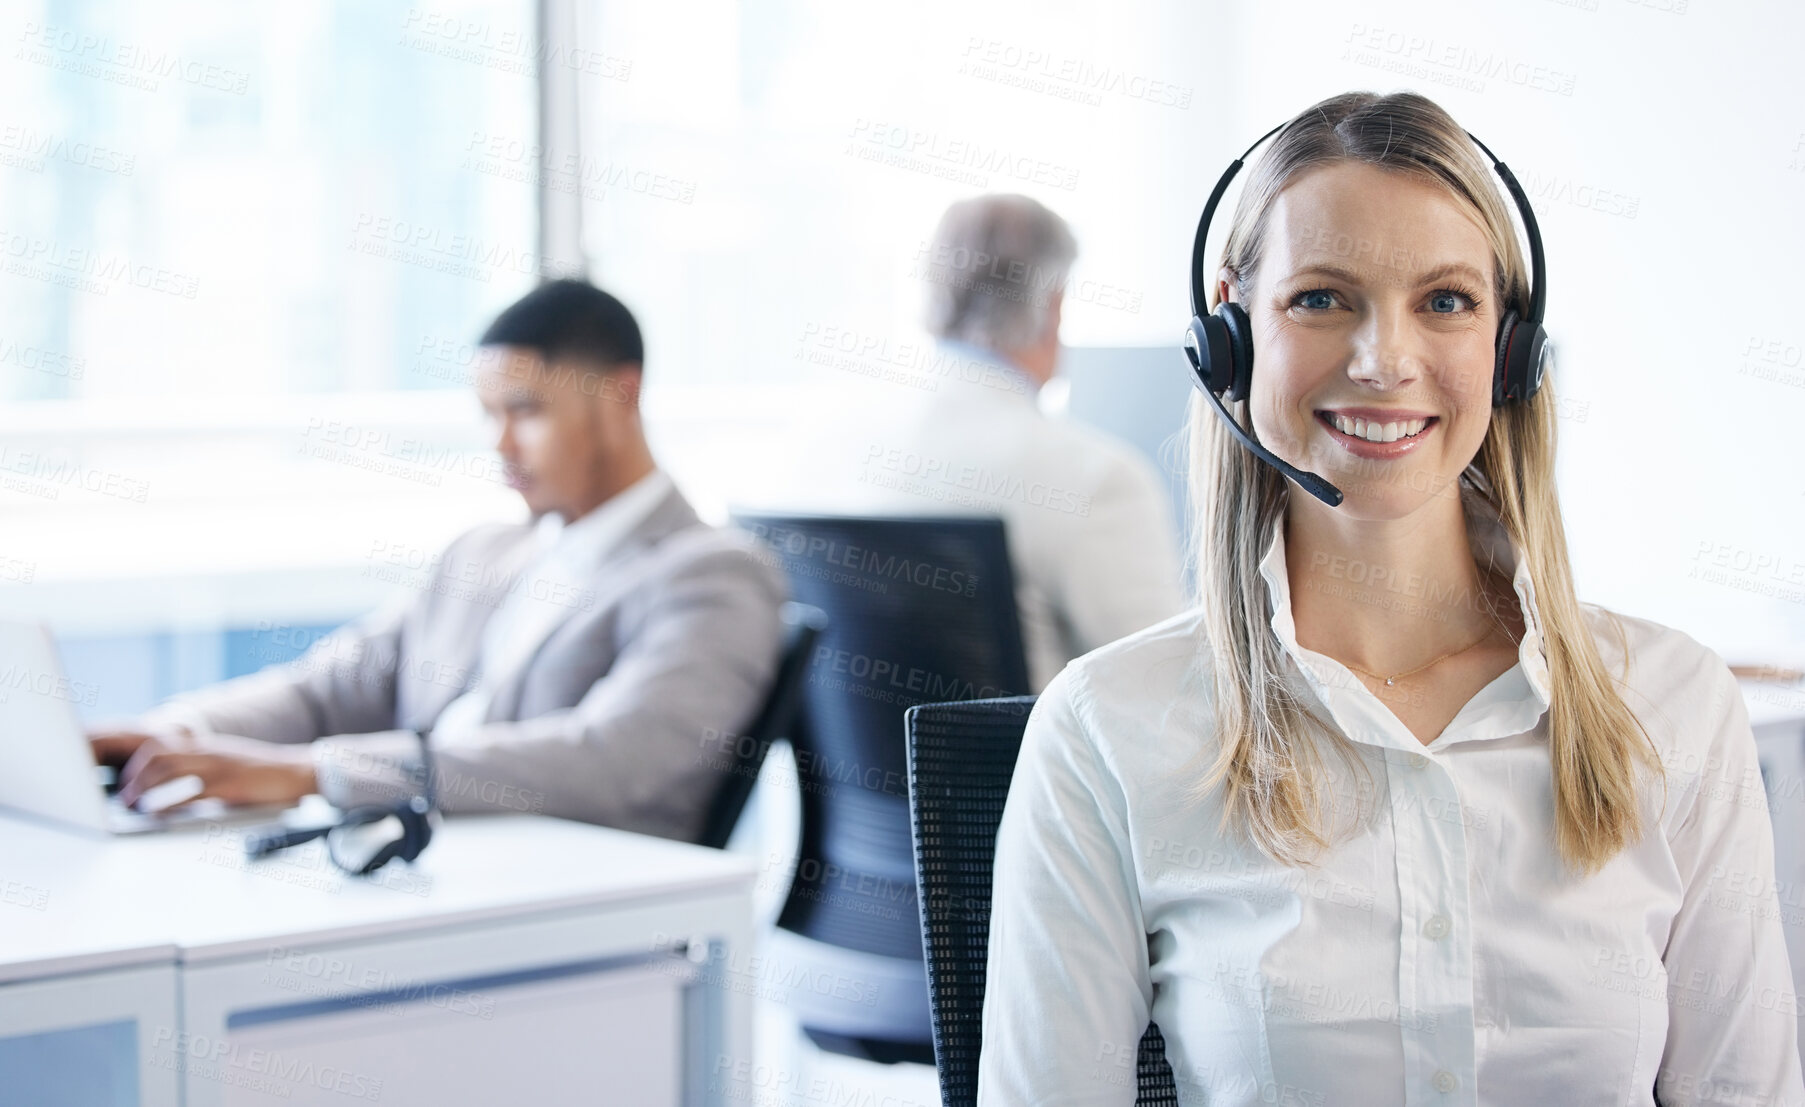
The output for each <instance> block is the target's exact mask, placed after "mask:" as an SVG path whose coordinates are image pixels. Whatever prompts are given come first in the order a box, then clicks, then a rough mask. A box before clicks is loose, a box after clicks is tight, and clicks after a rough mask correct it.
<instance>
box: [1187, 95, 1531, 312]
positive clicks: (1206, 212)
mask: <svg viewBox="0 0 1805 1107" xmlns="http://www.w3.org/2000/svg"><path fill="white" fill-rule="evenodd" d="M1290 125H1291V123H1290V122H1285V123H1280V124H1279V125H1278V126H1276V127H1274V128H1273V129H1272V130H1270V131H1267V132H1266V133H1265V134H1263V135H1261V136H1260V137H1259V138H1257V139H1255V140H1254V143H1253V145H1252V146H1249V147H1248V148H1247V152H1246V153H1244V154H1242V155H1241V156H1240V157H1238V158H1236V159H1235V160H1234V161H1232V162H1230V163H1229V166H1228V171H1227V172H1226V173H1224V174H1222V179H1221V180H1219V181H1217V182H1216V187H1215V189H1214V190H1213V191H1212V192H1211V193H1210V200H1209V203H1207V204H1205V205H1203V217H1202V218H1201V219H1199V220H1198V221H1197V238H1196V240H1195V241H1194V242H1193V243H1192V245H1191V314H1192V315H1193V316H1198V317H1202V315H1203V314H1204V310H1203V305H1204V304H1206V303H1208V302H1209V297H1208V296H1206V295H1205V294H1204V282H1203V263H1204V239H1205V238H1207V237H1208V236H1209V233H1210V221H1211V220H1213V219H1214V218H1215V216H1216V205H1217V204H1218V203H1219V202H1221V200H1222V194H1223V193H1224V192H1227V191H1228V185H1229V182H1230V181H1232V180H1234V179H1235V174H1236V173H1239V172H1240V171H1241V166H1242V164H1244V162H1245V160H1246V159H1247V158H1248V157H1249V156H1250V155H1252V154H1253V152H1254V150H1255V149H1256V148H1257V147H1258V146H1259V145H1260V143H1262V142H1265V141H1266V140H1267V139H1269V138H1271V137H1272V136H1273V135H1275V134H1278V133H1279V132H1280V131H1282V130H1284V129H1285V128H1286V127H1288V126H1290ZM1465 133H1466V136H1467V137H1468V138H1470V139H1472V140H1473V142H1474V143H1475V144H1476V145H1478V147H1479V148H1480V149H1481V150H1484V151H1485V156H1486V159H1487V160H1489V161H1490V162H1491V163H1492V168H1493V169H1494V170H1496V171H1497V173H1498V176H1500V177H1502V178H1503V179H1504V187H1505V188H1506V189H1508V190H1509V191H1510V195H1511V199H1512V200H1513V201H1515V202H1516V205H1517V212H1518V213H1519V214H1520V215H1522V217H1523V228H1524V230H1526V231H1527V232H1528V233H1529V272H1530V284H1529V310H1528V312H1527V313H1526V314H1525V315H1524V316H1523V320H1524V322H1526V323H1528V324H1531V325H1533V326H1539V325H1540V324H1541V322H1542V308H1543V295H1544V292H1545V288H1544V284H1543V280H1542V232H1541V229H1540V228H1539V227H1538V226H1537V225H1536V217H1535V212H1534V211H1532V210H1531V209H1530V207H1529V197H1528V196H1525V195H1524V194H1523V186H1522V185H1520V184H1518V183H1517V177H1516V174H1514V173H1512V172H1511V171H1510V167H1509V166H1507V165H1505V164H1504V163H1503V162H1501V161H1499V160H1498V159H1497V157H1495V156H1494V155H1493V154H1492V151H1491V148H1490V147H1488V146H1486V144H1485V143H1483V142H1480V141H1479V136H1477V135H1475V134H1474V133H1473V132H1472V131H1467V132H1465Z"/></svg>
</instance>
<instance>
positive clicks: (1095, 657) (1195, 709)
mask: <svg viewBox="0 0 1805 1107" xmlns="http://www.w3.org/2000/svg"><path fill="white" fill-rule="evenodd" d="M1208 664H1209V651H1208V650H1206V649H1205V648H1204V638H1203V612H1202V609H1201V608H1196V607H1194V608H1192V609H1191V610H1189V611H1184V612H1180V613H1179V614H1177V615H1173V616H1171V617H1170V618H1167V619H1164V620H1161V621H1160V622H1158V623H1155V624H1153V625H1152V626H1150V627H1147V628H1146V629H1144V630H1140V631H1136V632H1135V633H1133V634H1130V635H1127V636H1126V637H1123V638H1118V639H1116V640H1115V641H1114V642H1110V643H1108V644H1107V645H1104V646H1099V647H1098V648H1096V649H1094V650H1091V651H1090V652H1089V653H1086V654H1084V655H1082V656H1080V657H1076V658H1073V659H1072V660H1071V661H1070V662H1068V663H1067V664H1066V666H1065V668H1064V669H1062V670H1061V671H1060V672H1059V674H1058V675H1057V676H1056V677H1054V678H1053V681H1052V682H1051V683H1049V684H1048V685H1047V688H1046V690H1045V691H1044V692H1042V694H1041V698H1042V699H1043V700H1048V701H1050V702H1049V703H1048V708H1049V709H1051V708H1053V707H1054V706H1055V705H1057V706H1058V707H1059V708H1060V709H1062V710H1063V711H1066V712H1069V715H1070V717H1071V719H1072V720H1073V721H1074V722H1075V723H1077V725H1078V726H1079V727H1080V728H1081V729H1082V730H1083V731H1084V732H1085V733H1086V734H1087V735H1088V736H1089V738H1090V741H1091V743H1092V744H1094V745H1095V746H1096V747H1097V749H1098V750H1099V752H1100V753H1102V755H1103V759H1104V761H1105V762H1107V763H1111V764H1114V765H1117V766H1118V767H1121V768H1126V766H1125V765H1121V764H1120V762H1121V761H1122V759H1123V757H1124V754H1125V752H1126V753H1128V754H1132V755H1134V756H1136V757H1140V758H1144V757H1145V756H1146V755H1148V754H1150V753H1153V752H1154V751H1156V750H1158V749H1160V748H1161V747H1162V746H1163V745H1166V743H1161V742H1154V741H1148V740H1147V739H1149V738H1150V737H1153V736H1155V735H1159V734H1166V733H1175V732H1177V731H1182V732H1184V733H1186V734H1189V735H1192V736H1195V735H1196V733H1197V728H1198V725H1199V723H1200V721H1201V720H1205V719H1207V718H1208V713H1207V711H1206V710H1205V709H1204V708H1205V705H1206V703H1207V700H1208V696H1209V691H1210V681H1209V669H1208Z"/></svg>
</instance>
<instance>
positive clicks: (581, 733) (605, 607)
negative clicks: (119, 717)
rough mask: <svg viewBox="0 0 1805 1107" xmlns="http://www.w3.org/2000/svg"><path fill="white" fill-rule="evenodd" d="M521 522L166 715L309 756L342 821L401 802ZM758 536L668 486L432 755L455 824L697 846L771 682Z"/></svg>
mask: <svg viewBox="0 0 1805 1107" xmlns="http://www.w3.org/2000/svg"><path fill="white" fill-rule="evenodd" d="M531 533H532V528H531V527H530V526H528V525H524V524H522V525H507V526H487V527H479V528H477V529H475V530H472V531H470V532H468V533H466V534H464V535H463V536H461V537H459V538H458V539H457V540H456V541H455V542H453V543H452V544H451V546H450V547H448V548H447V549H446V551H445V553H444V554H443V555H442V556H441V557H440V559H439V561H438V563H437V565H436V568H435V570H434V572H433V575H432V577H431V579H430V582H429V583H428V585H427V586H426V587H425V588H423V589H422V590H421V592H420V593H419V594H418V595H417V596H415V597H412V598H411V599H410V600H409V601H408V602H405V603H397V604H395V605H392V606H391V607H389V608H385V609H383V610H380V611H378V612H376V613H374V614H372V615H370V616H368V617H366V618H364V619H361V620H358V621H357V622H354V623H350V624H347V625H346V626H344V627H342V628H340V629H339V630H337V631H335V632H333V633H332V634H330V635H328V636H327V637H325V638H323V639H321V640H320V641H319V642H317V643H315V644H314V646H313V647H312V648H311V649H309V650H308V651H307V652H306V653H305V654H303V655H302V656H301V657H300V658H297V659H296V660H294V661H292V662H289V663H287V664H284V665H278V666H272V667H271V668H268V669H265V670H263V671H261V672H258V673H253V674H251V675H249V676H244V677H239V678H237V679H235V680H230V681H226V682H225V683H223V684H219V685H215V686H214V687H212V688H208V689H203V690H201V691H199V692H195V693H191V694H189V695H186V696H181V697H178V698H177V699H175V700H172V701H170V703H169V704H166V705H165V706H164V707H162V708H159V709H157V710H155V711H153V712H152V713H151V719H152V721H157V719H158V717H162V719H164V720H166V721H180V722H185V723H188V724H189V725H191V726H192V725H197V724H198V725H199V726H202V727H205V728H206V729H210V730H212V731H215V732H218V733H225V734H240V735H245V736H248V737H252V738H260V739H264V740H266V741H271V742H289V743H296V742H312V743H313V744H314V746H313V760H314V767H315V770H316V774H317V776H318V778H319V787H320V792H321V793H322V794H323V795H324V796H325V797H326V798H327V799H328V800H330V801H331V802H332V803H334V804H335V805H337V806H339V807H348V806H353V805H356V804H362V803H394V802H396V801H397V800H398V799H404V798H406V797H408V796H412V795H416V794H418V793H419V791H420V788H421V783H422V781H423V780H424V774H423V772H422V766H421V758H420V752H419V742H418V739H417V738H416V737H415V735H414V733H413V731H414V730H415V729H419V728H427V727H430V726H431V724H432V722H433V720H434V719H435V718H436V717H437V716H438V714H439V712H440V711H442V710H443V709H444V708H445V706H446V705H447V704H448V703H450V702H451V701H452V700H453V699H455V698H457V696H458V695H459V694H461V693H462V692H463V691H464V690H465V688H466V687H467V686H470V685H472V684H473V682H474V680H475V666H476V662H477V660H478V657H479V655H480V646H481V639H482V632H483V627H484V625H485V624H486V623H487V621H488V620H489V618H490V617H491V616H492V615H494V613H495V611H496V609H497V608H498V606H499V605H500V603H501V601H502V600H503V599H504V598H505V596H506V595H507V591H508V589H509V588H510V587H522V586H524V582H525V581H526V580H528V579H530V578H528V577H526V576H525V575H524V574H523V573H522V570H523V569H524V568H525V567H526V565H527V563H528V561H529V558H530V556H531V553H532V546H531V542H530V538H531ZM756 551H757V546H756V544H755V543H754V542H753V541H752V539H751V538H750V537H749V536H747V535H745V534H743V533H741V532H738V531H733V530H719V529H716V528H714V527H710V526H708V525H706V524H704V523H702V522H701V521H700V520H699V519H698V518H697V517H696V513H695V512H694V510H692V509H691V507H690V505H689V503H688V502H687V501H685V500H684V499H683V497H682V495H681V494H679V493H678V492H677V491H676V490H674V489H673V490H672V491H671V492H670V493H669V494H668V495H667V496H666V497H665V498H664V499H663V500H662V501H661V502H660V503H659V504H658V505H657V506H656V507H654V508H653V510H652V512H651V514H650V515H648V516H647V517H646V518H645V519H644V520H643V521H642V522H641V523H640V524H639V525H638V526H637V527H635V528H634V529H633V530H632V531H631V532H630V533H629V534H628V536H627V537H626V538H624V539H623V540H622V541H621V542H620V543H619V544H617V545H616V546H615V548H614V549H613V550H612V551H611V552H610V553H609V554H607V555H606V556H605V557H603V559H602V563H601V564H598V565H597V566H596V567H595V572H594V576H593V591H591V590H590V589H588V588H585V589H581V590H567V591H566V592H565V593H564V594H553V595H547V596H544V597H536V598H539V599H541V600H542V602H545V603H548V604H552V605H557V606H561V607H564V608H568V611H559V612H557V613H556V618H557V625H556V626H555V628H554V629H553V630H552V631H551V632H550V634H549V635H548V636H547V637H546V638H545V639H544V640H543V641H542V642H541V643H540V645H539V647H538V649H537V651H536V652H535V653H534V654H533V655H532V657H531V660H530V661H529V662H528V663H527V664H525V665H524V666H522V667H521V668H520V669H519V670H518V671H517V672H515V673H514V674H512V675H511V676H510V677H508V678H506V679H505V680H504V681H503V682H502V683H501V684H500V685H499V686H497V687H496V688H495V693H494V696H493V698H492V700H491V701H490V704H489V710H488V714H487V721H486V722H485V723H484V724H483V725H482V726H480V727H476V728H474V729H473V730H471V731H469V732H467V733H465V734H464V735H462V736H460V737H457V738H455V739H453V740H449V741H446V742H441V741H439V740H436V739H435V741H434V743H433V747H432V752H433V758H434V763H435V764H434V769H435V772H434V780H435V783H436V785H437V791H438V800H439V804H440V807H441V808H442V809H443V810H445V811H447V812H454V813H455V812H465V811H527V812H535V813H539V814H546V815H555V816H559V817H563V818H568V819H579V820H582V821H584V822H591V823H600V824H603V825H606V826H614V827H620V828H622V829H626V830H633V831H639V832H641V833H646V834H655V835H659V836H661V837H666V838H677V839H682V840H686V841H693V840H695V839H696V838H698V837H699V836H700V834H701V831H702V824H703V820H704V818H705V814H706V812H707V809H708V806H709V803H710V801H711V800H712V799H713V797H714V795H715V792H716V790H717V789H718V788H719V787H720V785H721V783H722V782H723V780H724V777H723V776H722V773H723V772H724V771H725V766H724V765H723V763H722V761H721V759H720V757H719V750H720V749H721V748H722V736H723V735H731V734H735V733H740V732H743V730H744V728H745V727H746V726H747V725H748V724H749V723H750V722H751V721H752V718H753V716H754V715H755V714H756V712H757V711H758V708H759V706H760V704H761V702H762V700H763V698H764V696H765V693H766V691H767V690H768V686H769V684H770V682H771V680H772V678H773V677H774V675H775V674H776V670H777V662H778V653H779V651H780V649H781V638H782V633H781V629H780V622H779V615H778V609H779V608H780V607H781V605H782V603H783V600H784V598H785V592H786V589H785V585H784V582H783V578H782V576H781V575H780V574H779V573H778V572H777V571H776V570H775V569H774V568H773V567H772V566H771V564H770V563H769V562H770V559H769V558H768V557H767V558H763V559H761V558H760V557H759V556H758V553H757V552H756Z"/></svg>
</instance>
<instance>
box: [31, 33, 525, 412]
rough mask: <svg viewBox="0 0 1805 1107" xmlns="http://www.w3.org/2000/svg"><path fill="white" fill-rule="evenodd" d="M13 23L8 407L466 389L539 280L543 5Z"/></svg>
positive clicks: (203, 402) (208, 404) (209, 405)
mask: <svg viewBox="0 0 1805 1107" xmlns="http://www.w3.org/2000/svg"><path fill="white" fill-rule="evenodd" d="M9 11H10V12H11V13H12V14H11V16H10V18H9V19H8V20H7V24H6V25H5V26H4V27H3V28H0V33H4V34H6V36H7V43H6V55H7V59H8V60H7V64H6V65H5V66H4V67H0V367H4V371H3V372H0V399H4V400H13V401H28V400H45V399H49V400H73V401H86V400H99V399H104V400H106V401H107V402H109V404H111V403H116V402H118V401H121V400H126V399H127V398H132V397H185V398H187V399H188V400H189V401H191V403H192V404H193V405H195V406H196V407H202V408H206V409H208V410H218V411H221V412H225V411H230V410H232V409H231V408H230V407H222V406H219V405H218V401H219V400H220V399H222V398H225V397H233V396H247V395H259V394H281V393H295V392H338V391H347V392H361V391H370V390H380V389H440V388H447V387H453V386H455V385H457V384H458V383H459V382H458V380H457V379H456V375H455V373H453V372H450V371H449V370H450V369H451V368H455V358H452V359H449V361H450V362H451V364H449V365H448V359H447V358H446V357H434V356H431V355H432V354H433V352H434V350H435V349H437V348H438V346H437V344H438V343H442V342H449V343H454V344H455V343H456V342H459V341H467V340H468V339H469V338H470V336H471V331H472V328H473V327H480V325H481V320H482V319H483V318H484V317H485V316H486V315H487V314H490V313H492V312H493V311H494V310H495V309H497V308H499V307H501V306H503V305H505V304H506V303H507V302H508V301H509V300H511V299H513V298H514V297H516V296H518V295H519V294H520V293H521V292H523V291H524V290H526V289H527V288H529V287H531V284H532V282H533V278H534V271H535V268H536V264H537V261H536V258H535V256H534V254H533V243H534V236H535V210H536V202H535V201H536V193H535V189H534V186H533V185H532V183H531V179H532V172H531V170H532V166H531V165H530V163H527V162H524V161H522V160H521V158H520V156H518V155H516V156H512V157H510V156H508V155H507V153H505V152H507V151H513V150H515V149H516V148H521V147H527V148H530V146H531V145H532V141H533V136H534V134H535V129H536V111H535V104H536V93H535V83H534V81H535V59H534V58H533V56H532V48H531V45H530V44H531V39H532V35H531V32H532V15H533V10H532V4H530V3H528V2H526V0H425V2H424V3H421V4H419V5H409V4H399V3H366V2H362V0H336V2H331V3H317V4H314V3H310V4H288V5H273V6H272V5H219V4H205V3H196V2H179V0H178V2H176V3H163V4H156V5H142V4H132V3H127V2H125V0H41V2H38V3H30V2H27V3H23V4H15V5H11V6H10V7H9ZM498 136H499V138H500V139H501V142H500V146H501V148H502V149H503V150H504V155H503V156H502V157H499V158H497V157H493V156H487V150H488V148H489V145H490V140H491V139H492V138H495V137H498Z"/></svg>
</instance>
